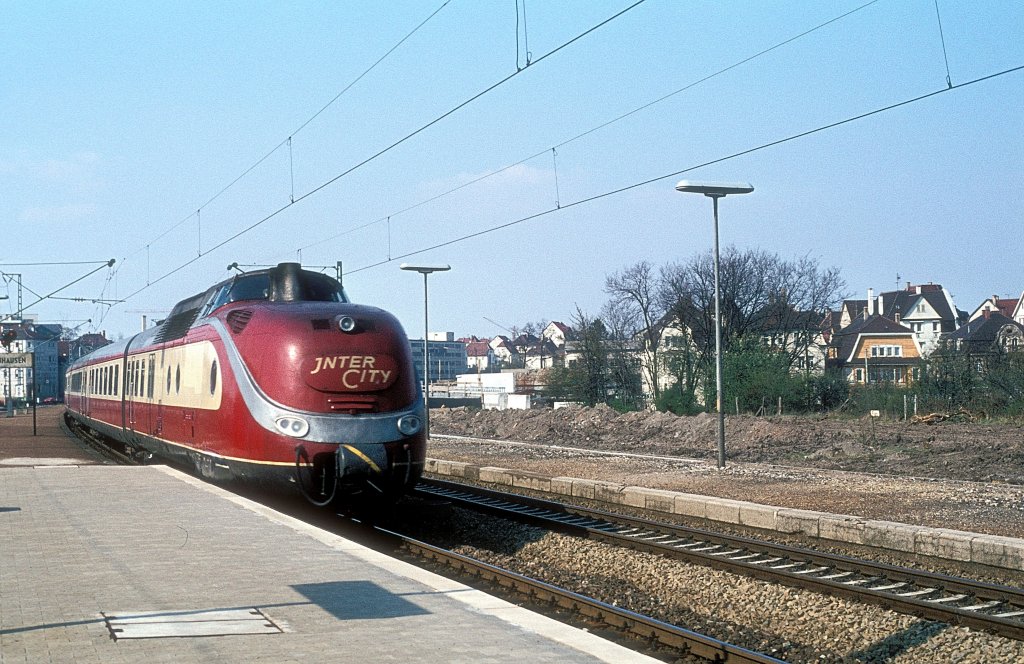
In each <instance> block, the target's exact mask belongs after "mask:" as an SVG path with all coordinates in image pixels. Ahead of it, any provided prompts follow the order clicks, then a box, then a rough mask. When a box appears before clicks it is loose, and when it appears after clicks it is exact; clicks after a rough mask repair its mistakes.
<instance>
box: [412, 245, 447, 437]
mask: <svg viewBox="0 0 1024 664" xmlns="http://www.w3.org/2000/svg"><path fill="white" fill-rule="evenodd" d="M399 267H400V268H402V269H403V270H408V271H410V272H419V273H420V274H422V275H423V431H424V433H425V434H426V438H427V440H429V439H430V363H429V356H428V352H427V347H428V344H427V335H428V334H429V332H428V331H427V330H428V329H429V327H430V326H429V323H427V275H428V274H430V273H431V272H447V271H448V270H450V269H452V266H451V265H411V264H409V263H402V264H401V265H399ZM438 374H439V375H440V371H439V372H438Z"/></svg>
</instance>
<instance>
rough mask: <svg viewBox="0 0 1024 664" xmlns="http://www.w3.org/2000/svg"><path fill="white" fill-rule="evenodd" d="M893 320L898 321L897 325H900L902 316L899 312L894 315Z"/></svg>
mask: <svg viewBox="0 0 1024 664" xmlns="http://www.w3.org/2000/svg"><path fill="white" fill-rule="evenodd" d="M893 319H894V320H895V321H896V324H897V325H899V324H900V314H899V312H896V313H895V314H893Z"/></svg>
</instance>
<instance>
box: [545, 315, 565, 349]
mask: <svg viewBox="0 0 1024 664" xmlns="http://www.w3.org/2000/svg"><path fill="white" fill-rule="evenodd" d="M540 338H541V339H547V340H549V341H550V342H551V343H553V344H555V345H556V346H558V347H559V348H564V347H565V342H566V341H570V340H572V328H571V327H569V326H568V325H566V324H565V323H562V322H560V321H557V320H553V321H551V322H550V323H548V325H547V327H545V328H544V331H543V332H541V333H540Z"/></svg>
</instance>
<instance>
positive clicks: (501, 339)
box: [487, 334, 520, 367]
mask: <svg viewBox="0 0 1024 664" xmlns="http://www.w3.org/2000/svg"><path fill="white" fill-rule="evenodd" d="M487 345H488V346H490V348H491V350H492V351H494V357H495V359H496V360H497V361H498V362H500V363H501V364H502V366H506V367H511V366H515V365H516V364H518V363H519V358H520V355H519V351H518V350H517V349H516V347H515V346H513V345H512V340H511V339H509V338H508V337H506V336H505V335H503V334H499V335H498V336H496V337H494V338H493V339H491V341H490V342H489V343H488V344H487Z"/></svg>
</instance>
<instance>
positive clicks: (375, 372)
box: [65, 263, 426, 504]
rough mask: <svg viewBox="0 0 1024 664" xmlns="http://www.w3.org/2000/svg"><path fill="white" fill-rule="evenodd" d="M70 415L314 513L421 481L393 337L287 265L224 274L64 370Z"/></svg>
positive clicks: (394, 331) (404, 342)
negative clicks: (283, 493)
mask: <svg viewBox="0 0 1024 664" xmlns="http://www.w3.org/2000/svg"><path fill="white" fill-rule="evenodd" d="M66 385H67V388H66V390H67V392H66V395H65V403H66V404H67V408H68V411H69V413H70V414H71V416H72V417H74V418H76V419H78V420H80V421H82V422H83V423H85V424H86V425H88V426H89V427H91V428H93V429H95V430H97V431H99V432H100V433H102V434H105V435H107V436H109V437H111V438H114V439H116V440H118V441H120V442H122V443H123V444H125V445H126V446H128V447H129V448H130V449H132V450H134V451H137V452H138V453H140V454H146V453H149V454H153V455H155V456H158V457H163V458H167V459H170V460H176V461H179V462H185V463H189V464H191V465H194V466H195V468H196V469H197V471H198V472H199V473H200V474H202V475H203V476H205V477H207V478H210V479H214V480H226V479H233V478H237V479H242V480H249V481H255V482H259V483H264V484H272V485H277V486H282V485H283V486H288V485H290V486H293V487H296V488H298V489H299V490H300V491H302V493H303V494H304V495H306V496H307V498H309V499H310V500H312V501H313V502H316V503H318V504H327V503H329V502H331V501H332V500H333V501H338V502H344V501H347V500H366V499H369V500H370V501H375V500H378V499H379V500H382V501H383V500H390V499H392V498H394V497H396V496H398V495H401V493H403V492H404V491H406V490H407V489H409V488H411V487H412V486H413V485H414V484H415V483H416V481H417V480H418V479H419V477H420V475H421V474H422V472H423V463H424V460H425V456H426V437H425V434H424V431H423V416H424V412H423V397H422V393H421V390H420V388H419V384H418V382H417V380H416V376H415V371H414V369H413V363H412V357H411V349H410V346H409V342H408V339H407V338H406V335H405V333H404V331H403V330H402V326H401V325H400V324H399V322H398V321H397V320H396V319H395V318H394V316H392V315H391V314H389V313H387V312H385V311H382V310H380V309H377V308H374V307H368V306H364V305H357V304H351V303H349V302H348V298H347V297H346V295H345V293H344V290H343V289H342V288H341V286H340V284H339V283H338V282H337V281H336V280H334V279H332V278H330V277H328V276H326V275H323V274H319V273H316V272H310V271H307V270H303V269H301V267H300V266H299V265H298V264H297V263H282V264H280V265H278V266H277V267H274V268H270V269H267V270H259V271H254V272H247V273H244V274H239V275H236V276H235V277H234V278H232V279H229V280H227V281H224V282H221V283H219V284H217V285H215V286H213V287H212V288H210V289H209V290H207V291H206V292H204V293H201V294H199V295H196V296H194V297H190V298H188V299H186V300H182V301H181V302H179V303H178V304H177V305H176V306H175V307H174V309H173V310H172V311H171V314H170V315H169V316H168V317H167V319H166V320H164V321H163V322H162V323H161V324H160V325H158V326H156V327H153V328H151V329H148V330H145V331H143V332H141V333H139V334H137V335H135V336H134V337H132V338H131V339H128V340H126V341H121V342H117V343H114V344H111V345H109V346H106V347H104V348H101V349H99V350H97V351H95V352H93V353H91V354H89V355H86V356H85V357H82V358H81V359H79V360H77V361H75V362H74V363H73V364H72V365H70V367H69V368H68V371H67V382H66Z"/></svg>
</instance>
